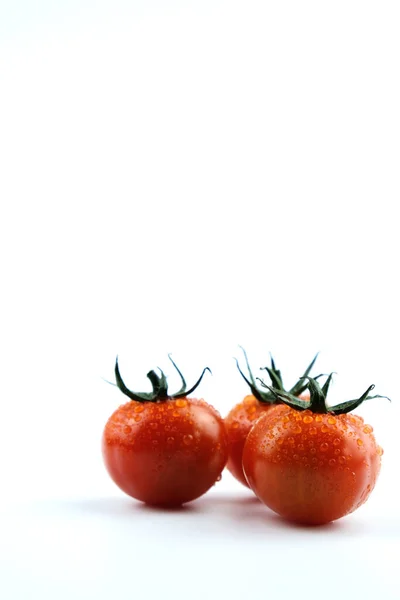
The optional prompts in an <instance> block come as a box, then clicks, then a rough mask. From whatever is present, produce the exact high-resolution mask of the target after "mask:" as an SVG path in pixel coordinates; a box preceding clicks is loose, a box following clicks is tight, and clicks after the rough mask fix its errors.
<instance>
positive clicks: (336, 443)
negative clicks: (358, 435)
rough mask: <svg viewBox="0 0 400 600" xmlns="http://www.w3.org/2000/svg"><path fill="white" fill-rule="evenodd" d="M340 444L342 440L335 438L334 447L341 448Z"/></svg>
mask: <svg viewBox="0 0 400 600" xmlns="http://www.w3.org/2000/svg"><path fill="white" fill-rule="evenodd" d="M339 444H340V440H339V438H335V439H334V440H333V445H334V446H339Z"/></svg>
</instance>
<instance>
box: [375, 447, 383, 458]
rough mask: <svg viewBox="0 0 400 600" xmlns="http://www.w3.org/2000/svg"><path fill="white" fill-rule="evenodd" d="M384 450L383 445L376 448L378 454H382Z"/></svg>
mask: <svg viewBox="0 0 400 600" xmlns="http://www.w3.org/2000/svg"><path fill="white" fill-rule="evenodd" d="M383 452H384V450H383V448H382V447H381V446H378V447H377V449H376V453H377V454H378V456H382V454H383Z"/></svg>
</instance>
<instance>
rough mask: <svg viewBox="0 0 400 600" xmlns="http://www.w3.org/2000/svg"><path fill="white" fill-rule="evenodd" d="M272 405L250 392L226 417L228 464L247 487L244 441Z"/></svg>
mask: <svg viewBox="0 0 400 600" xmlns="http://www.w3.org/2000/svg"><path fill="white" fill-rule="evenodd" d="M272 406H273V405H272V404H268V403H263V402H260V401H259V400H257V398H256V397H255V396H253V395H252V394H249V395H248V396H246V397H245V398H244V400H243V401H242V402H240V403H239V404H236V406H234V407H233V408H232V410H231V411H230V412H229V414H228V415H227V416H226V417H225V428H226V434H227V438H228V448H229V457H228V462H227V465H226V466H227V468H228V470H229V471H230V472H231V473H232V475H233V476H234V477H235V478H236V479H237V480H238V481H240V483H242V484H243V485H245V486H247V487H248V483H247V480H246V477H245V474H244V472H243V467H242V458H243V448H244V443H245V441H246V438H247V436H248V434H249V431H250V429H251V428H252V427H253V425H254V423H255V422H256V421H257V419H258V418H259V417H260V415H262V414H263V413H264V412H265V411H267V410H270V408H271V407H272Z"/></svg>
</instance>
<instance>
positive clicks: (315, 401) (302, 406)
mask: <svg viewBox="0 0 400 600" xmlns="http://www.w3.org/2000/svg"><path fill="white" fill-rule="evenodd" d="M332 376H333V373H330V374H329V375H328V378H327V380H326V381H325V383H324V385H323V386H322V388H321V387H320V385H319V383H318V382H317V380H316V379H317V378H316V377H309V376H307V379H308V384H307V388H308V389H309V390H310V401H309V402H304V401H303V400H299V398H297V397H296V396H293V395H292V394H290V393H289V394H288V393H285V392H281V391H280V390H276V389H273V388H271V387H269V386H267V385H266V384H263V385H264V386H265V387H267V388H268V389H269V390H270V392H271V393H273V394H274V395H275V396H276V398H277V399H278V398H279V400H280V401H281V402H282V403H283V404H286V405H287V406H290V408H293V409H295V410H299V411H303V410H310V411H311V412H313V413H316V414H327V413H329V414H333V415H343V414H346V413H349V412H351V411H352V410H354V409H355V408H357V407H358V406H360V404H362V403H363V402H364V401H365V400H373V399H374V398H386V399H387V400H389V401H390V398H388V397H387V396H381V395H380V394H376V395H375V396H369V393H370V391H371V390H373V389H374V387H375V386H374V385H370V386H369V388H368V389H367V390H366V391H365V392H364V393H363V394H362V395H361V396H360V397H359V398H356V399H355V400H347V401H346V402H341V403H340V404H336V405H335V406H329V407H328V406H327V404H326V396H327V393H328V390H329V386H330V384H331V382H332Z"/></svg>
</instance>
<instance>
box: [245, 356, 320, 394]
mask: <svg viewBox="0 0 400 600" xmlns="http://www.w3.org/2000/svg"><path fill="white" fill-rule="evenodd" d="M240 348H241V350H242V352H243V354H244V359H245V361H246V367H247V372H248V377H246V375H245V374H244V373H243V371H242V370H241V368H240V365H239V361H238V359H237V358H235V361H236V366H237V368H238V371H239V373H240V374H241V376H242V377H243V379H244V380H245V382H246V383H247V385H248V386H249V387H250V389H251V392H252V394H253V396H255V398H257V400H259V401H260V402H264V403H267V404H277V403H281V402H282V400H281V399H280V397H279V394H289V395H290V397H296V396H300V394H302V393H303V392H304V391H305V390H306V389H307V387H308V383H307V382H306V378H307V376H308V374H309V372H310V371H311V369H312V368H313V366H314V363H315V361H316V360H317V357H318V353H317V354H316V355H315V356H314V358H313V360H312V361H311V363H310V364H309V365H308V367H307V369H306V370H305V371H304V373H303V375H302V377H300V378H299V380H298V381H297V382H296V383H295V385H294V386H293V387H292V388H291V389H290V390H289V391H286V389H285V387H284V385H283V380H282V375H281V372H280V370H279V369H277V368H276V365H275V361H274V359H273V358H272V356H271V366H270V367H262V368H261V370H265V371H267V373H268V375H269V378H270V380H271V383H272V387H269V386H267V385H266V384H265V383H264V381H263V380H262V379H259V378H257V379H258V380H259V381H260V382H261V384H262V385H263V387H264V388H268V390H269V391H268V392H267V391H263V390H261V389H260V388H259V387H258V386H257V383H256V380H255V378H254V375H253V373H252V370H251V368H250V365H249V360H248V358H247V354H246V351H245V349H244V348H242V346H240ZM321 376H322V375H317V376H316V377H315V379H318V378H319V377H321Z"/></svg>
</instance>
